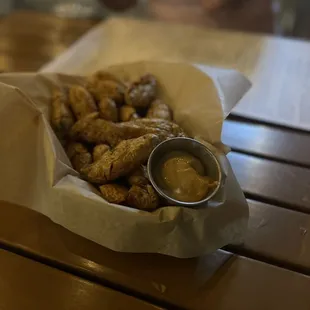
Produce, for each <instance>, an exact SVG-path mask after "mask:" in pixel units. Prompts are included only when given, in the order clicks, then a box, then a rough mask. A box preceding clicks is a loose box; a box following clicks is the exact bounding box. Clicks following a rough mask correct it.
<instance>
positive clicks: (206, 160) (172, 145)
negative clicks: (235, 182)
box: [147, 138, 225, 207]
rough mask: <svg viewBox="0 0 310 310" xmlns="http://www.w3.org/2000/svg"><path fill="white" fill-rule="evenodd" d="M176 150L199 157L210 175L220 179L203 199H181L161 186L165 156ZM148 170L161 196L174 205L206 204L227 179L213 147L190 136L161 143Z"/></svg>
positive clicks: (214, 178)
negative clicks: (193, 200) (159, 176)
mask: <svg viewBox="0 0 310 310" xmlns="http://www.w3.org/2000/svg"><path fill="white" fill-rule="evenodd" d="M175 151H180V152H185V153H188V154H189V155H192V156H195V157H196V158H198V159H199V160H200V161H201V163H202V165H203V166H204V168H205V171H208V176H209V177H210V178H212V179H213V180H215V181H218V185H217V187H216V188H215V189H214V190H213V191H212V192H211V193H209V195H208V196H207V197H206V198H204V199H203V200H200V201H197V202H184V201H179V200H176V199H174V198H173V197H171V196H169V195H168V194H167V191H165V190H164V189H163V187H161V185H160V181H159V180H158V175H159V172H160V169H161V165H162V162H163V158H165V157H166V156H167V155H168V154H169V153H171V152H175ZM147 171H148V176H149V179H150V181H151V183H152V185H153V187H154V188H155V190H156V191H157V192H158V194H159V195H160V196H162V197H163V198H164V199H166V200H167V201H168V202H169V203H171V204H173V205H179V206H185V207H199V206H201V207H202V206H206V205H207V202H208V201H210V200H211V199H212V198H213V197H214V196H215V195H216V194H217V193H218V191H219V190H220V189H221V188H222V187H223V184H224V179H225V177H224V175H223V170H222V167H221V163H220V160H219V159H218V157H217V155H216V153H215V152H214V150H213V149H212V147H211V146H210V147H208V146H207V145H205V144H202V143H201V142H199V141H197V140H194V139H190V138H174V139H170V140H166V141H164V142H162V143H160V144H159V145H158V146H157V147H156V148H155V149H154V150H153V152H152V153H151V155H150V157H149V160H148V164H147Z"/></svg>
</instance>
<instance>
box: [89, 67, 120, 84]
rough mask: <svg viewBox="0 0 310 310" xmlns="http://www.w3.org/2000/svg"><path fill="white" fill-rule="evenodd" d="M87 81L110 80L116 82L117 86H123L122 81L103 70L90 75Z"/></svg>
mask: <svg viewBox="0 0 310 310" xmlns="http://www.w3.org/2000/svg"><path fill="white" fill-rule="evenodd" d="M89 80H92V81H94V80H110V81H114V82H117V83H119V84H123V83H122V81H121V80H120V79H119V78H118V77H116V76H115V75H114V74H112V73H110V72H107V71H104V70H98V71H96V72H95V73H94V74H92V75H91V76H90V78H89Z"/></svg>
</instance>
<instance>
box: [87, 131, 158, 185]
mask: <svg viewBox="0 0 310 310" xmlns="http://www.w3.org/2000/svg"><path fill="white" fill-rule="evenodd" d="M159 142H160V140H159V139H158V137H157V136H156V135H152V134H149V135H145V136H142V137H139V138H136V139H130V140H124V141H122V142H121V143H119V144H118V145H117V146H116V147H115V148H114V150H112V151H107V152H106V153H105V154H103V156H102V157H101V158H100V160H98V161H96V162H94V163H93V164H91V165H90V166H88V167H86V168H84V169H82V175H83V176H84V178H85V179H86V180H88V181H89V182H92V183H96V184H105V183H108V182H109V181H113V180H116V179H117V178H119V177H122V176H125V175H128V174H129V173H131V172H132V171H134V170H135V169H137V168H138V167H139V166H140V165H143V164H144V163H145V162H146V161H147V159H148V158H149V156H150V154H151V152H152V150H153V149H154V148H155V146H156V145H158V144H159Z"/></svg>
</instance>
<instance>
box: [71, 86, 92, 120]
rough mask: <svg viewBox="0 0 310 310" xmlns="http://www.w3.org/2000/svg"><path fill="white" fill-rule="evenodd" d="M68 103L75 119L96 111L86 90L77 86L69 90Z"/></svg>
mask: <svg viewBox="0 0 310 310" xmlns="http://www.w3.org/2000/svg"><path fill="white" fill-rule="evenodd" d="M69 102H70V106H71V109H72V111H73V113H74V115H75V116H76V118H77V119H81V118H83V117H85V116H86V115H88V114H90V113H93V112H96V111H97V106H96V103H95V101H94V99H93V97H92V95H91V94H90V93H89V92H88V91H87V89H86V88H84V87H82V86H79V85H74V86H71V87H70V88H69Z"/></svg>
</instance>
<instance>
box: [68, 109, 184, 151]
mask: <svg viewBox="0 0 310 310" xmlns="http://www.w3.org/2000/svg"><path fill="white" fill-rule="evenodd" d="M181 133H183V131H182V129H181V128H180V127H179V126H178V125H176V124H173V123H171V122H168V121H165V120H155V119H154V120H153V119H137V120H135V121H130V122H124V123H113V122H109V121H106V120H103V119H100V118H98V114H96V113H94V114H90V115H88V116H87V117H86V118H83V119H81V120H79V121H77V122H76V123H75V124H74V126H73V127H72V128H71V131H70V136H71V138H72V139H73V140H76V141H82V142H87V143H95V144H106V143H107V144H109V145H111V146H115V145H117V144H118V143H119V142H121V141H122V140H127V139H132V138H138V137H141V136H143V135H146V134H156V135H158V137H160V139H161V140H164V139H166V138H173V137H177V136H180V135H181Z"/></svg>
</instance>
